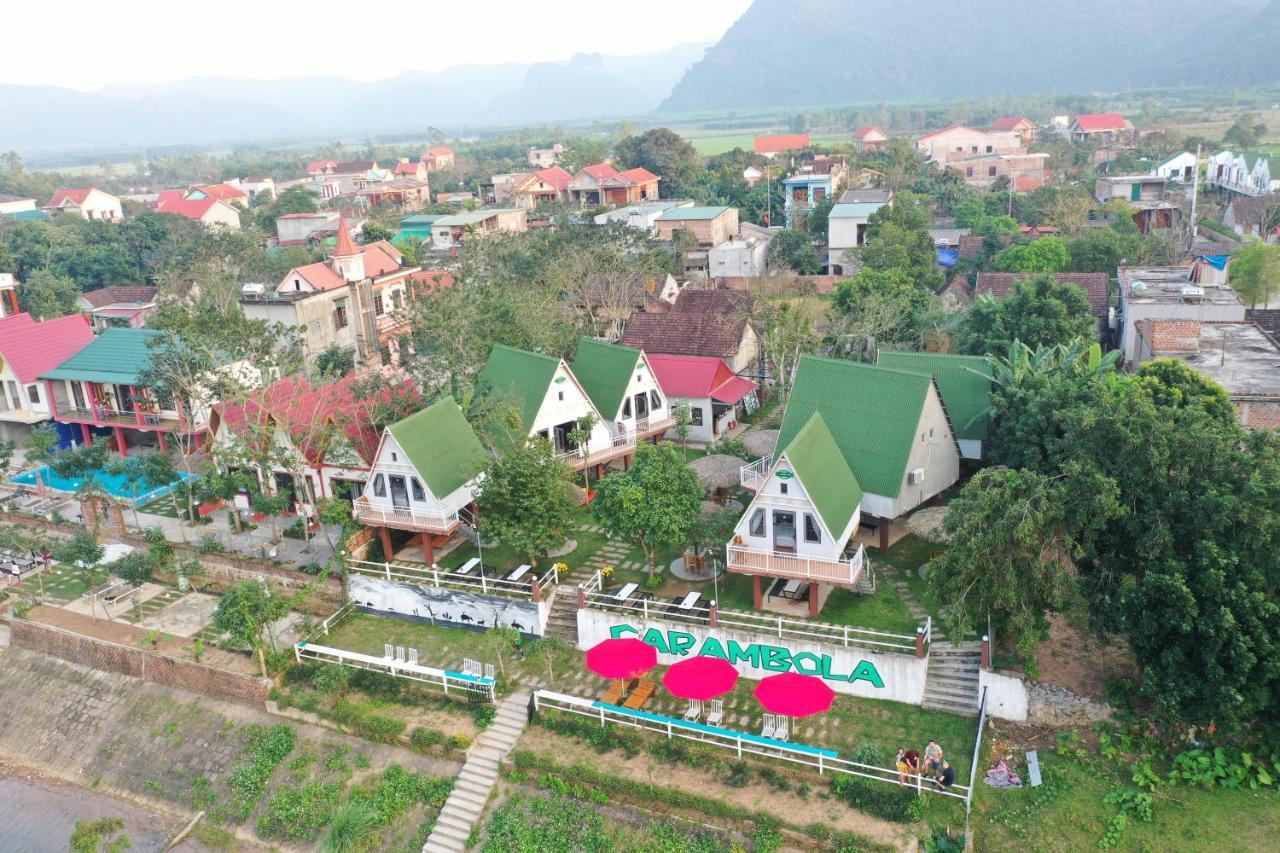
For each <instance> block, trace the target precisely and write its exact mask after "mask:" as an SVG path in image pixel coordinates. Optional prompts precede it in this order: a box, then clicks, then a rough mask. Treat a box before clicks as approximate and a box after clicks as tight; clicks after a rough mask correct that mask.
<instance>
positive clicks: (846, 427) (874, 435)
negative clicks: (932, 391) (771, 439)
mask: <svg viewBox="0 0 1280 853" xmlns="http://www.w3.org/2000/svg"><path fill="white" fill-rule="evenodd" d="M932 383H933V380H932V379H931V378H930V377H928V376H926V375H925V374H923V373H909V372H905V371H901V370H890V369H888V368H885V367H877V366H875V365H871V364H859V363H858V362H854V361H838V360H836V359H831V358H820V357H818V356H811V355H805V356H801V357H800V367H799V369H798V370H797V371H796V379H795V385H794V387H793V388H792V391H791V400H790V401H789V402H788V403H787V412H786V416H785V417H784V418H783V420H782V430H781V431H780V433H779V435H778V445H777V446H778V447H787V446H788V445H790V444H791V442H792V441H793V440H794V439H795V437H796V436H797V435H798V434H799V433H800V430H801V429H802V428H803V427H804V426H805V424H807V423H808V422H809V419H810V418H811V417H813V413H814V412H820V413H821V414H822V419H823V420H824V421H826V423H827V428H828V429H829V430H830V431H831V436H832V438H834V439H835V442H836V446H837V447H839V448H840V452H841V453H842V454H843V455H844V460H845V463H846V464H847V465H848V466H849V470H850V471H852V472H853V474H854V476H855V477H856V478H857V480H858V483H859V484H860V485H861V486H862V488H863V490H864V491H867V492H871V493H872V494H877V495H883V496H884V497H888V498H896V497H897V496H898V492H899V491H900V490H901V488H902V481H903V479H904V478H905V477H906V473H907V461H908V459H909V458H910V456H911V446H912V443H913V442H914V441H915V438H916V427H917V426H918V425H919V423H920V414H921V412H923V411H924V402H925V399H926V397H927V396H928V393H929V386H930V385H931V384H932Z"/></svg>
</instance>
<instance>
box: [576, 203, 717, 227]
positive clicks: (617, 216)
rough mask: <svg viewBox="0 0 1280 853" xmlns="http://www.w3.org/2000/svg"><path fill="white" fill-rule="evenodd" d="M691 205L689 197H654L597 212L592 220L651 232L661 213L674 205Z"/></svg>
mask: <svg viewBox="0 0 1280 853" xmlns="http://www.w3.org/2000/svg"><path fill="white" fill-rule="evenodd" d="M693 206H694V203H693V202H692V201H691V200H689V199H680V200H672V199H655V200H652V201H645V202H641V203H639V204H627V205H623V206H622V207H615V208H614V209H613V210H609V211H606V212H604V213H597V214H596V215H595V217H594V218H593V220H592V221H593V222H595V224H596V225H612V224H613V223H615V222H621V223H622V224H624V225H627V226H630V227H631V228H635V229H637V230H639V231H645V232H652V231H653V229H654V227H655V225H656V223H657V221H658V217H659V216H661V215H662V214H663V213H666V212H667V211H668V210H671V209H672V208H676V207H685V208H688V207H693Z"/></svg>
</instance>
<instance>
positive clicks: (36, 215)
mask: <svg viewBox="0 0 1280 853" xmlns="http://www.w3.org/2000/svg"><path fill="white" fill-rule="evenodd" d="M4 216H7V217H9V218H10V219H17V220H19V221H23V220H33V221H40V222H43V221H45V220H47V219H48V218H49V214H48V213H47V212H46V211H43V210H19V211H15V212H13V213H6V214H4Z"/></svg>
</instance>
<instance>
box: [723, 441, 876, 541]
mask: <svg viewBox="0 0 1280 853" xmlns="http://www.w3.org/2000/svg"><path fill="white" fill-rule="evenodd" d="M779 471H787V472H790V473H791V474H792V476H791V478H790V479H783V478H782V477H779V476H778V472H779ZM784 489H785V491H784ZM852 498H853V496H852V495H850V499H851V500H852ZM775 509H778V510H786V511H789V512H794V513H795V514H796V554H797V555H798V556H801V557H816V558H820V559H824V560H838V559H840V555H841V554H843V553H844V548H845V545H847V544H848V542H849V537H850V536H852V535H853V532H854V531H855V530H856V529H857V528H858V520H859V516H860V514H861V510H860V508H858V507H855V508H854V511H853V516H852V517H851V518H850V519H849V523H848V524H847V525H845V529H844V530H841V531H838V535H836V536H833V535H832V533H831V531H830V530H828V529H827V525H826V523H825V522H824V521H823V520H822V516H821V515H819V514H818V511H817V509H816V508H815V507H814V505H813V501H811V500H810V499H809V493H808V491H807V490H806V489H805V487H804V484H803V483H801V482H800V476H799V475H798V474H796V473H795V471H794V469H793V468H792V467H791V463H790V462H789V461H788V460H787V457H786V454H785V453H784V454H782V456H781V457H780V458H779V459H778V460H777V461H776V462H774V464H773V468H772V470H770V472H769V478H768V479H767V480H766V481H765V484H764V487H763V488H761V489H760V490H759V491H758V492H756V496H755V497H754V498H753V499H752V500H751V503H750V505H749V506H747V510H746V512H744V513H743V514H742V518H740V519H738V523H737V525H736V526H735V527H734V529H733V532H734V535H735V536H737V537H741V539H742V544H743V545H744V546H745V547H747V548H750V549H751V550H753V551H773V550H774V544H773V511H774V510H775ZM757 510H763V511H764V535H763V536H752V535H751V517H752V516H753V515H755V513H756V511H757ZM806 515H810V516H813V520H814V521H815V522H817V524H818V529H819V530H820V531H821V533H822V541H821V542H806V541H805V537H804V517H805V516H806Z"/></svg>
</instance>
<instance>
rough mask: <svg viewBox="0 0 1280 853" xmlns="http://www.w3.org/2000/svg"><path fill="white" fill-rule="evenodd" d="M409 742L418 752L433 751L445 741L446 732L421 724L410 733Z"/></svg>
mask: <svg viewBox="0 0 1280 853" xmlns="http://www.w3.org/2000/svg"><path fill="white" fill-rule="evenodd" d="M409 743H410V744H412V745H413V748H414V749H416V750H417V751H418V752H431V751H432V750H434V749H435V748H436V747H438V746H440V745H441V744H443V743H444V732H442V731H440V730H438V729H424V728H422V727H421V726H419V727H418V728H416V729H414V730H413V731H412V732H410V733H409Z"/></svg>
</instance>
